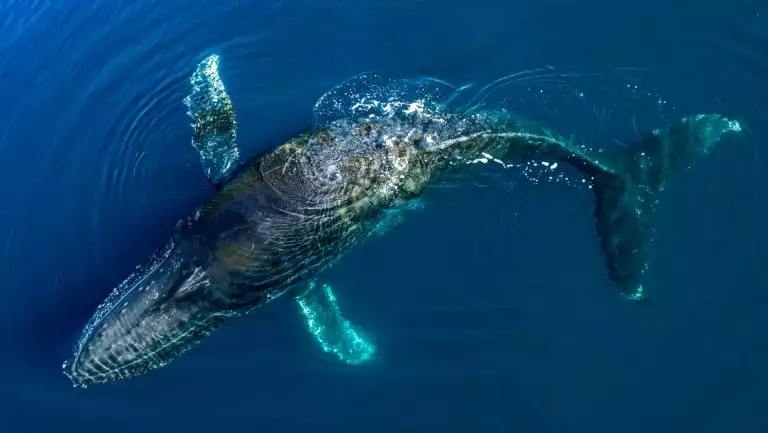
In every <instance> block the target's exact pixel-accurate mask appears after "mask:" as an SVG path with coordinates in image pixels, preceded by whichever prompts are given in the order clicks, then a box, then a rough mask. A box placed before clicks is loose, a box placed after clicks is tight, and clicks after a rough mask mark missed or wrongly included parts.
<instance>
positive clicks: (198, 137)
mask: <svg viewBox="0 0 768 433" xmlns="http://www.w3.org/2000/svg"><path fill="white" fill-rule="evenodd" d="M189 81H190V83H191V84H192V93H190V94H189V96H187V97H186V98H184V104H185V105H186V106H187V107H188V108H189V111H187V114H189V116H190V117H191V118H192V129H193V136H192V145H193V146H194V147H195V149H197V151H198V152H199V153H200V162H201V163H202V165H203V170H205V174H206V176H208V179H209V180H210V182H211V184H213V185H214V186H217V185H219V184H221V183H222V182H225V181H226V180H227V179H228V177H229V176H230V175H231V174H232V173H233V172H234V171H235V169H236V168H237V166H238V164H239V162H240V151H239V150H238V148H237V140H236V130H237V121H236V119H235V109H234V107H233V106H232V100H231V99H230V98H229V95H228V94H227V91H226V90H225V89H224V83H223V82H222V81H221V77H219V56H217V55H215V54H213V55H210V56H208V57H206V58H205V59H203V61H201V62H200V64H198V65H197V68H196V69H195V72H194V73H193V74H192V77H190V79H189Z"/></svg>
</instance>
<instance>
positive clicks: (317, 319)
mask: <svg viewBox="0 0 768 433" xmlns="http://www.w3.org/2000/svg"><path fill="white" fill-rule="evenodd" d="M294 297H295V299H296V303H297V304H298V306H299V311H301V314H302V315H303V316H304V318H305V319H306V323H307V328H308V329H309V332H310V333H311V334H312V335H313V336H314V337H315V339H316V340H317V342H318V343H320V346H321V347H322V348H323V350H324V351H325V352H330V353H333V354H334V355H336V356H337V357H338V358H339V359H340V360H342V361H344V362H346V363H347V364H352V365H358V364H362V363H365V362H367V361H370V360H371V359H373V356H374V354H375V353H376V345H375V344H374V343H373V342H372V341H370V339H368V338H366V336H365V335H363V333H362V332H361V331H360V328H359V327H357V326H355V325H353V324H352V323H350V321H349V320H347V319H346V318H345V317H344V316H343V315H342V314H341V310H340V309H339V304H338V302H337V300H336V295H335V294H334V293H333V289H331V286H329V285H327V284H323V286H322V287H318V286H317V281H316V280H314V279H313V280H310V281H309V284H308V285H307V288H306V290H304V291H303V292H301V293H294Z"/></svg>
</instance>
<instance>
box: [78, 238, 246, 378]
mask: <svg viewBox="0 0 768 433" xmlns="http://www.w3.org/2000/svg"><path fill="white" fill-rule="evenodd" d="M213 263H214V262H213V261H212V259H211V258H210V254H209V252H207V251H206V250H205V248H201V247H200V246H199V245H197V244H195V243H193V242H182V243H177V242H171V243H170V244H169V245H168V246H166V247H165V248H163V249H162V250H160V251H158V253H156V254H155V256H154V257H153V258H152V259H151V260H150V262H149V263H148V264H147V265H146V266H144V267H143V268H141V269H140V270H139V271H137V272H136V273H134V274H133V275H132V276H130V277H129V278H127V279H126V280H125V281H124V282H123V283H122V284H120V285H119V286H118V287H117V288H116V289H115V290H114V291H113V292H112V294H111V295H110V296H109V297H108V298H107V299H106V300H105V301H104V303H102V304H101V305H99V307H98V308H97V311H96V313H95V314H94V315H93V317H92V318H91V320H90V321H89V322H88V324H87V325H86V327H85V329H84V330H83V332H82V335H81V337H80V340H79V341H78V343H77V346H76V348H75V353H74V355H73V357H72V358H71V359H69V360H68V361H66V362H65V363H64V366H63V368H64V373H65V374H66V375H67V376H69V378H70V379H71V380H72V382H73V384H74V386H76V387H86V386H88V385H90V384H95V383H101V382H108V381H113V380H118V379H125V378H129V377H132V376H136V375H139V374H142V373H144V372H146V371H149V370H152V369H155V368H159V367H162V366H164V365H165V364H167V363H168V362H169V361H171V360H172V359H173V358H175V357H177V356H178V355H180V354H181V353H183V352H185V351H186V350H188V349H189V348H191V347H192V346H194V345H195V344H196V343H197V342H199V341H200V340H201V339H203V338H204V337H205V336H206V335H208V334H209V333H210V332H212V331H213V330H215V329H216V328H218V327H219V325H221V324H222V323H223V322H224V321H225V320H226V319H227V318H228V317H230V316H231V315H232V312H231V310H230V309H229V306H228V305H227V302H225V301H224V300H222V298H221V293H222V287H223V286H225V285H226V282H225V281H223V278H222V277H221V276H217V275H216V267H215V265H213Z"/></svg>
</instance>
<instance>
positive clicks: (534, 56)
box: [0, 0, 768, 433]
mask: <svg viewBox="0 0 768 433" xmlns="http://www.w3.org/2000/svg"><path fill="white" fill-rule="evenodd" d="M89 3H90V4H89ZM694 4H696V6H693V5H694ZM0 23H2V27H1V28H0V101H2V104H0V197H2V208H0V209H1V210H0V254H2V257H1V260H0V269H1V270H2V272H1V273H0V275H2V293H3V302H1V303H0V313H2V314H0V338H2V340H1V342H2V356H0V368H1V370H0V383H1V384H2V385H0V399H2V400H0V403H2V404H1V405H0V431H2V432H14V433H15V432H45V433H50V432H70V431H72V432H92V431H93V432H98V431H108V432H114V433H128V432H137V433H138V432H141V433H148V432H220V431H227V432H231V433H236V432H253V431H262V432H301V431H308V432H317V433H319V432H334V433H336V432H363V431H365V432H392V431H398V432H424V431H430V432H431V431H439V432H590V433H598V432H606V433H617V432H654V433H662V432H683V431H690V432H700V433H708V432H726V431H727V432H759V431H768V415H767V414H766V412H765V409H764V408H765V404H766V402H767V401H768V398H767V397H766V396H765V389H766V387H768V373H767V372H766V369H765V368H764V366H765V365H767V364H768V337H766V330H767V329H768V228H766V224H765V223H766V221H768V182H767V179H766V175H765V174H764V172H763V170H764V169H765V168H766V167H768V147H767V146H766V141H767V140H768V128H766V126H765V119H766V118H768V83H766V81H765V77H767V76H768V57H766V53H767V52H768V3H766V2H765V1H763V0H760V1H747V0H736V1H728V2H726V1H722V0H721V1H712V0H710V1H703V2H697V3H694V2H690V1H683V0H676V1H662V0H650V1H646V2H634V3H627V2H623V1H613V2H611V1H598V0H573V1H570V0H545V1H533V0H522V1H517V2H511V1H490V0H476V1H462V2H458V1H447V0H441V1H436V0H420V1H417V0H411V1H404V0H398V1H394V0H380V1H376V2H369V1H360V0H357V1H332V2H331V1H310V0H301V1H299V0H285V1H258V2H257V1H251V2H246V1H238V0H218V1H215V2H214V1H206V2H202V1H196V0H195V1H183V2H182V1H178V0H167V1H162V2H161V1H147V0H139V1H133V2H118V1H95V2H84V1H78V2H75V1H72V0H61V1H56V2H53V1H50V0H46V1H19V0H11V1H7V0H6V1H4V2H2V3H0ZM213 52H216V53H219V54H220V55H221V56H222V77H223V79H224V80H225V82H226V84H227V88H228V90H229V92H230V94H231V96H232V99H233V101H234V104H235V107H236V109H237V113H238V120H239V122H240V125H241V126H240V129H239V131H238V136H239V141H240V143H241V147H242V149H243V153H244V154H247V155H251V154H253V153H255V152H257V151H259V150H262V149H266V148H269V147H271V146H274V145H276V144H277V143H279V142H280V140H282V139H285V138H287V137H289V136H291V135H293V134H295V133H297V132H299V131H300V130H302V129H304V128H306V127H307V126H309V125H310V122H311V120H312V111H311V109H312V106H313V104H314V102H315V101H316V100H317V98H318V97H319V96H320V95H322V94H323V93H324V92H325V91H326V90H327V89H328V88H329V87H331V86H333V85H334V84H336V83H338V82H340V81H343V80H345V79H347V78H349V77H350V76H352V75H355V74H357V73H360V72H363V71H369V70H380V71H385V72H386V73H388V74H390V75H395V76H431V77H439V78H441V79H445V80H448V81H451V82H452V83H455V84H458V85H460V84H465V83H477V84H478V86H477V87H480V86H481V85H482V84H484V83H487V82H489V81H491V80H493V79H495V78H498V77H499V76H503V75H507V74H510V73H514V72H518V71H521V70H526V69H531V68H537V67H545V66H553V67H556V68H558V69H559V70H565V71H576V72H580V73H584V74H586V73H590V72H600V73H604V74H607V75H606V76H610V77H612V79H611V80H607V79H606V80H607V81H604V82H603V81H602V79H592V81H591V84H590V85H589V86H586V85H585V87H583V88H581V87H579V88H567V89H565V88H562V87H558V86H556V85H553V84H552V83H547V82H545V81H543V80H542V81H540V82H535V83H532V84H531V85H530V86H529V85H524V86H520V85H518V86H517V87H515V88H511V89H507V90H506V94H505V95H504V97H503V98H500V99H501V100H505V101H506V103H508V104H509V106H510V107H512V108H514V109H515V110H517V111H521V114H523V115H531V116H534V117H535V116H543V117H544V118H545V120H547V121H550V122H552V123H553V126H555V127H557V128H558V129H559V130H560V131H561V132H563V133H565V134H568V133H571V132H573V133H578V134H582V135H589V136H593V137H594V139H595V140H604V141H605V142H608V141H609V140H610V138H616V139H622V140H624V139H631V138H632V137H633V134H635V133H636V131H635V130H634V129H635V125H639V126H638V128H640V129H641V130H644V129H646V128H652V127H657V126H661V124H663V120H662V119H667V120H672V119H675V118H679V117H682V116H684V115H690V114H695V113H699V112H707V111H714V112H723V113H726V114H728V115H731V116H734V117H737V118H738V119H740V120H741V121H742V123H743V124H744V125H745V126H746V128H747V130H746V133H745V134H744V135H743V136H742V137H740V138H739V139H738V140H735V141H733V142H730V143H731V144H732V145H730V146H727V147H726V148H724V149H722V150H721V151H718V152H717V153H716V154H715V155H713V156H712V157H710V158H708V159H706V160H703V161H701V163H700V164H698V165H697V167H696V169H695V170H692V171H691V172H689V173H687V174H686V175H685V176H683V177H681V178H679V179H677V181H676V182H674V183H673V184H672V185H670V187H669V188H668V190H667V191H666V192H665V193H664V195H663V196H662V197H663V198H662V201H661V205H660V208H659V214H658V226H657V228H658V236H657V243H656V246H655V262H654V267H653V270H652V271H651V274H650V278H649V281H648V291H649V296H650V298H651V302H650V303H649V304H648V305H644V306H637V305H631V304H628V303H626V302H624V301H622V300H621V299H619V297H618V296H616V294H615V289H614V288H613V287H612V286H611V285H610V284H609V283H608V280H607V278H606V277H605V272H604V268H603V261H602V257H601V256H600V253H599V250H598V243H597V238H596V235H595V231H594V222H593V220H592V197H591V192H590V191H589V190H587V189H586V188H578V187H573V186H568V185H565V184H563V183H556V182H555V183H551V182H539V183H538V184H535V183H534V182H529V181H525V180H524V179H522V178H521V176H515V175H514V174H512V173H497V174H498V176H496V177H497V179H496V181H495V182H480V181H478V182H476V183H467V184H466V185H465V186H462V187H459V188H453V189H446V190H445V191H442V192H440V195H441V196H442V197H441V198H442V200H439V201H436V202H434V203H433V204H431V205H430V206H429V207H428V208H427V209H425V210H424V211H423V212H419V213H414V214H413V215H411V216H410V217H409V219H408V220H407V221H406V222H405V223H404V224H403V225H402V226H401V227H399V228H398V229H397V230H396V231H395V232H393V233H391V234H390V235H389V236H387V237H384V238H381V239H379V240H377V241H375V242H372V243H370V244H368V245H367V246H366V247H365V248H363V249H361V250H359V251H356V252H355V253H354V254H351V255H349V256H348V257H346V258H345V259H344V261H343V262H341V263H340V264H339V265H338V266H336V267H334V268H333V269H332V271H331V272H329V273H328V274H327V275H326V276H324V277H323V278H324V279H325V280H330V281H332V282H333V283H334V284H335V285H336V287H337V290H338V292H339V296H340V298H341V303H342V306H343V308H344V309H345V310H346V311H347V314H348V316H349V317H350V318H352V319H353V320H355V321H356V322H358V323H360V324H361V325H362V326H364V327H365V328H366V329H367V330H370V331H371V332H372V333H373V334H375V336H376V340H377V342H378V345H379V348H380V351H381V355H380V357H379V358H378V359H377V361H376V362H375V363H373V364H370V365H368V366H365V367H361V368H351V367H348V366H344V365H341V364H339V363H337V362H336V361H335V360H334V359H332V358H330V357H328V356H326V355H324V354H323V353H321V352H320V351H319V350H318V349H317V348H316V345H315V342H314V341H312V340H311V339H310V337H309V336H308V334H307V333H306V332H305V330H304V329H303V324H302V323H301V320H300V319H299V317H298V315H297V313H296V311H295V306H294V305H293V304H292V303H291V302H287V301H285V302H275V303H273V304H271V305H268V306H267V307H266V308H263V309H262V310H261V311H259V313H258V314H256V315H254V316H252V317H249V318H247V319H245V320H240V321H238V322H236V323H233V324H232V325H231V326H229V327H227V328H225V329H223V330H222V331H219V332H218V333H217V334H215V335H214V336H213V337H211V338H210V339H209V340H208V341H206V342H205V343H204V344H203V345H201V346H200V347H199V348H197V349H195V350H194V351H192V352H190V353H189V354H187V355H186V356H184V357H182V358H180V359H179V360H177V361H175V362H174V363H173V364H172V365H171V366H170V367H168V368H166V369H163V370H160V371H157V372H153V373H151V374H148V375H146V376H143V377H140V378H136V379H134V380H130V381H125V382H121V383H115V384H110V385H106V386H96V387H92V388H89V389H87V390H75V389H73V388H71V386H70V384H69V382H68V380H67V379H66V378H65V377H64V376H63V375H62V374H61V373H60V365H61V362H62V361H63V360H64V359H65V358H66V357H67V356H68V355H69V354H70V350H71V346H72V344H73V343H74V340H75V338H76V336H77V334H78V333H79V331H80V328H81V327H82V325H83V324H84V322H85V321H86V320H87V319H88V317H89V316H90V314H91V313H92V312H93V310H94V308H95V307H96V305H98V304H99V302H100V301H101V300H102V299H103V298H104V297H105V296H106V295H107V293H109V291H111V289H112V288H113V287H114V286H115V285H116V284H117V283H119V282H120V281H121V280H122V278H123V277H124V276H125V275H127V274H128V273H129V272H130V271H131V270H132V269H133V268H134V266H135V265H137V264H139V263H141V262H142V261H144V260H145V259H146V258H147V257H148V255H149V254H150V253H151V252H152V251H153V250H154V249H155V248H156V247H157V246H158V245H160V244H162V243H163V242H164V241H165V240H166V238H167V236H168V235H169V233H170V230H171V228H172V227H173V225H174V223H175V222H176V221H177V220H178V219H179V218H180V217H184V216H186V215H188V214H189V213H190V212H192V211H193V210H194V209H195V207H197V206H198V205H199V204H200V203H202V202H203V201H204V200H205V199H206V198H207V197H209V196H210V194H211V193H212V191H211V190H210V188H209V187H208V184H207V182H206V179H205V177H204V175H203V172H202V170H201V169H200V166H199V163H198V160H197V155H196V153H195V150H194V149H193V148H192V147H191V146H190V143H189V140H190V134H191V129H190V127H189V120H188V118H187V117H186V114H185V107H184V106H183V104H182V98H183V97H184V96H186V94H187V93H188V92H189V86H188V81H187V80H188V76H189V74H190V73H191V72H192V70H193V69H194V66H195V64H196V63H197V62H198V61H199V60H200V59H201V58H202V57H204V56H205V55H207V54H210V53H213ZM600 83H604V85H602V86H601V84H600ZM627 86H629V87H627ZM634 86H638V87H637V88H635V87H634ZM585 89H586V90H585ZM537 91H538V93H537ZM581 93H584V95H581ZM598 94H599V95H600V96H599V97H598V96H597V95H598ZM504 98H506V99H504ZM574 101H581V102H580V103H575V102H574ZM526 110H528V111H529V112H526ZM633 119H634V121H633ZM564 128H571V130H564ZM639 132H642V131H639Z"/></svg>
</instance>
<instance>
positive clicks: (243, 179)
mask: <svg viewBox="0 0 768 433" xmlns="http://www.w3.org/2000/svg"><path fill="white" fill-rule="evenodd" d="M219 62H220V60H219V57H218V56H217V55H211V56H209V57H206V58H205V59H204V60H202V61H201V63H200V64H199V65H198V66H197V68H196V69H195V71H194V73H193V74H192V77H191V79H190V82H191V84H192V88H193V91H192V93H191V94H190V95H189V96H188V97H187V98H186V99H185V104H186V105H187V107H188V108H189V115H190V116H191V118H192V128H193V137H192V144H193V145H194V146H195V147H196V148H197V149H198V151H199V153H200V157H201V163H202V166H203V169H204V170H205V173H206V175H207V176H208V178H209V180H210V182H211V184H212V185H214V187H215V190H216V192H215V194H214V195H213V196H212V197H211V198H210V199H209V200H208V201H207V202H205V203H204V204H202V206H200V207H199V208H198V209H197V210H196V212H195V213H194V214H193V215H191V216H190V217H189V218H186V219H183V220H180V221H179V223H178V224H177V225H176V226H175V228H174V230H173V233H172V235H171V237H170V240H169V241H168V242H167V243H166V244H165V245H164V246H162V247H161V248H159V249H158V250H157V252H156V253H155V254H154V255H153V256H152V257H151V258H150V259H149V260H148V261H147V262H146V263H145V264H144V265H142V266H140V267H139V268H138V269H137V271H136V272H134V273H133V274H132V275H130V276H129V277H128V278H126V279H125V280H124V281H123V282H122V283H121V284H120V285H119V286H118V287H117V288H115V289H114V290H113V291H112V293H111V294H110V295H109V296H108V297H107V299H106V300H105V301H104V302H103V303H102V304H101V305H99V307H98V308H97V309H96V312H95V313H94V315H93V317H92V318H91V319H90V321H89V322H88V323H87V324H86V326H85V328H84V329H83V331H82V333H81V336H80V339H79V340H78V342H77V343H76V345H75V350H74V353H73V355H72V357H71V358H70V359H69V360H67V361H65V362H64V364H63V371H64V373H65V374H66V375H67V376H68V377H69V378H70V379H71V381H72V383H73V385H74V386H76V387H85V386H88V385H90V384H96V383H103V382H109V381H113V380H118V379H125V378H129V377H134V376H137V375H140V374H143V373H145V372H148V371H150V370H153V369H156V368H159V367H162V366H165V365H166V364H168V363H169V362H170V361H172V360H173V359H175V358H176V357H178V356H179V355H181V354H182V353H184V352H186V351H187V350H188V349H190V348H192V347H193V346H195V345H196V344H198V343H199V342H200V341H202V340H203V339H204V338H205V337H206V336H208V335H209V334H211V332H213V331H214V330H216V329H218V328H219V327H221V326H222V325H223V324H225V323H226V322H227V321H229V320H230V319H233V318H235V317H240V316H243V315H246V314H248V313H250V312H252V311H253V310H254V309H256V308H258V307H259V306H262V305H264V304H266V303H268V302H271V301H273V300H275V299H277V298H280V297H281V296H283V295H287V296H285V297H286V298H292V299H293V300H294V302H295V303H296V304H297V307H298V308H297V309H298V311H299V312H300V314H302V315H303V316H304V318H305V319H306V325H307V328H308V330H309V331H310V332H311V333H312V334H313V335H314V337H315V339H316V340H317V342H318V343H319V344H320V346H321V347H322V348H323V350H325V351H326V352H329V353H332V354H334V355H335V356H337V357H338V358H339V359H341V360H342V361H344V362H347V363H349V364H361V363H364V362H366V361H368V360H369V359H371V358H372V357H374V356H375V353H376V351H377V348H376V346H375V345H374V344H373V343H372V341H371V340H370V338H368V337H367V336H366V334H365V333H364V332H362V330H361V329H360V328H359V327H358V326H356V325H355V324H354V323H351V322H350V321H349V320H347V319H346V318H345V317H344V314H343V313H342V312H341V311H340V309H339V306H338V302H337V299H336V294H335V293H334V290H333V288H332V286H330V285H328V284H320V283H318V281H317V275H318V274H319V273H320V272H321V271H322V270H324V269H326V268H327V267H328V266H330V265H331V264H333V263H334V262H335V261H336V260H337V259H338V258H339V257H340V256H341V255H343V254H344V253H345V252H347V251H350V250H351V249H353V248H354V247H356V246H358V245H359V244H361V243H362V242H364V241H365V240H366V239H368V238H370V237H371V236H372V235H376V234H381V233H382V232H385V231H386V228H387V224H389V222H388V221H390V217H391V215H392V212H400V211H402V210H404V209H408V208H411V207H416V206H419V205H420V200H422V199H423V192H424V190H425V188H426V187H427V186H429V185H431V184H434V183H437V182H441V180H444V179H447V178H451V177H452V176H459V177H460V176H461V175H462V173H466V170H467V169H468V167H470V166H471V165H472V164H473V163H476V162H478V161H480V162H488V161H496V162H499V163H502V164H510V163H513V162H515V161H526V160H546V161H551V162H552V163H557V162H560V163H564V164H569V165H571V166H573V167H575V168H576V169H577V170H578V171H579V172H580V173H582V174H583V176H584V179H585V181H586V182H587V183H588V184H589V185H590V187H591V189H592V190H593V192H594V197H595V210H594V217H595V221H596V231H597V235H598V238H599V242H600V247H601V250H602V253H603V256H604V260H605V264H606V266H607V277H608V278H609V279H610V280H611V281H612V282H613V284H615V286H616V287H617V288H618V292H619V293H620V294H621V295H623V296H624V297H626V298H628V299H630V300H635V301H638V300H642V299H643V298H644V297H645V287H644V286H643V280H644V278H643V277H644V274H646V272H647V270H648V267H649V264H650V262H651V246H652V243H653V239H654V227H653V219H654V208H655V207H656V203H657V200H658V199H659V196H660V194H661V191H662V190H663V189H664V186H665V184H666V183H667V182H668V181H669V180H671V179H672V178H673V177H674V176H675V175H677V174H680V173H682V172H683V171H685V170H686V169H687V168H688V167H690V166H691V165H692V164H693V163H694V161H695V160H696V159H698V158H700V157H702V156H704V155H707V154H710V153H711V152H712V151H713V150H714V149H715V147H716V145H717V144H718V143H719V142H720V141H721V137H722V136H723V135H724V134H726V133H728V132H738V131H740V130H741V126H740V124H739V123H738V122H737V121H735V120H731V119H729V118H727V117H725V116H723V115H720V114H698V115H693V116H689V117H685V118H682V119H681V120H679V121H676V122H673V123H670V124H667V125H666V126H663V127H661V128H659V129H656V130H654V131H650V132H648V133H647V134H645V135H643V136H642V138H641V139H640V140H638V141H637V142H636V143H634V144H633V145H631V146H627V147H622V148H618V149H609V150H605V151H603V150H601V149H591V148H590V147H588V146H586V145H583V144H578V143H577V142H575V141H574V140H571V139H565V138H563V137H561V136H559V135H557V134H555V133H553V132H552V131H550V130H549V129H547V128H546V127H544V126H542V125H539V124H537V123H535V122H532V121H530V120H527V119H525V118H523V117H520V116H518V115H517V114H514V113H510V112H508V111H506V110H503V109H502V110H499V109H494V110H491V109H481V108H478V107H473V109H472V110H464V111H458V112H453V111H452V110H448V109H445V107H442V108H441V107H440V106H435V105H429V104H424V102H423V101H420V100H412V101H408V100H406V101H395V102H397V103H395V102H393V101H389V102H386V101H385V102H386V103H376V104H373V103H372V102H371V101H367V102H366V101H365V100H363V101H362V102H361V104H365V103H370V104H371V106H373V105H375V106H376V108H375V109H371V110H368V111H366V112H365V114H364V115H360V116H347V117H342V118H338V119H335V120H333V121H329V122H327V123H325V124H323V125H320V126H315V127H313V128H311V129H309V130H307V131H305V132H303V133H300V134H298V135H297V136H295V137H293V138H291V139H289V140H287V141H286V142H285V143H283V144H281V145H279V146H277V147H275V148H273V149H271V150H269V151H266V152H262V153H260V154H258V155H256V156H254V157H252V158H250V159H249V160H248V161H241V159H240V152H239V150H238V145H237V136H236V132H237V120H236V117H235V111H234V108H233V104H232V101H231V100H230V97H229V95H228V94H227V92H226V90H225V88H224V84H223V82H222V80H221V78H220V77H219ZM379 102H381V101H379Z"/></svg>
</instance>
